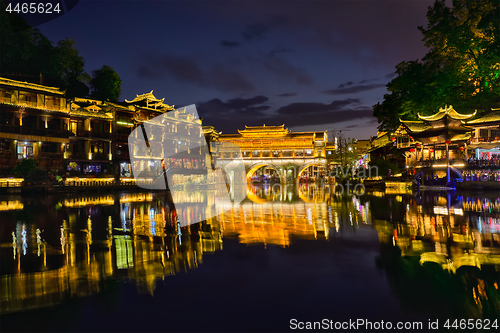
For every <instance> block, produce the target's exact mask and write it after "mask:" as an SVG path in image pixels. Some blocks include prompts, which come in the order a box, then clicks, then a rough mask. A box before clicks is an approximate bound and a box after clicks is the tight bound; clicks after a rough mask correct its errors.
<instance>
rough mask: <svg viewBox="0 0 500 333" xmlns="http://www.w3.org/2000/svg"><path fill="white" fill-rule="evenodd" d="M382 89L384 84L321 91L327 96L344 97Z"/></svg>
mask: <svg viewBox="0 0 500 333" xmlns="http://www.w3.org/2000/svg"><path fill="white" fill-rule="evenodd" d="M339 87H340V86H339ZM382 87H385V84H384V83H377V84H365V85H359V86H352V87H348V88H341V89H331V90H325V91H323V93H324V94H327V95H346V94H354V93H360V92H363V91H369V90H373V89H378V88H382Z"/></svg>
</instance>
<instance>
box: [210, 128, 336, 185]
mask: <svg viewBox="0 0 500 333" xmlns="http://www.w3.org/2000/svg"><path fill="white" fill-rule="evenodd" d="M284 126H285V125H281V126H266V125H264V126H256V127H248V126H245V129H244V130H238V132H239V134H221V135H220V136H219V141H220V142H222V143H224V142H230V143H233V144H236V145H237V146H239V147H240V149H241V153H242V158H243V162H244V164H245V168H246V171H247V178H248V179H252V177H253V176H254V175H255V176H258V177H260V178H259V179H258V180H260V181H262V180H264V178H265V177H267V178H269V176H273V175H275V177H277V178H278V181H279V180H281V182H284V181H286V180H287V179H288V180H292V181H294V180H296V179H297V177H300V176H301V175H304V176H306V175H307V176H308V177H313V178H318V177H324V176H325V165H326V143H327V133H326V131H324V132H298V133H292V132H290V131H289V130H288V129H286V128H285V127H284ZM221 147H222V148H221V149H222V150H220V151H219V159H221V160H230V159H231V158H234V157H235V156H233V155H232V154H234V152H232V151H230V150H227V151H224V148H223V147H224V146H221ZM267 178H266V179H267Z"/></svg>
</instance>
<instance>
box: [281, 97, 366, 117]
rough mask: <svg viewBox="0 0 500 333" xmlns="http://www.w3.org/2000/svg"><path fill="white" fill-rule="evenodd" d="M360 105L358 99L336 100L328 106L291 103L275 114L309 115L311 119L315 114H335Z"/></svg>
mask: <svg viewBox="0 0 500 333" xmlns="http://www.w3.org/2000/svg"><path fill="white" fill-rule="evenodd" d="M359 104H360V100H359V99H352V98H348V99H344V100H336V101H333V102H331V103H330V104H324V103H292V104H289V105H287V106H282V107H280V108H279V109H278V111H277V113H278V114H283V115H285V114H286V115H289V116H294V115H301V114H310V115H312V116H313V117H316V114H317V113H324V112H337V111H341V110H342V109H343V108H344V107H346V106H349V105H351V106H353V105H358V106H359Z"/></svg>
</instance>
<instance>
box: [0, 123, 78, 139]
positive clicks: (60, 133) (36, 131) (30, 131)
mask: <svg viewBox="0 0 500 333" xmlns="http://www.w3.org/2000/svg"><path fill="white" fill-rule="evenodd" d="M0 132H2V133H13V134H25V135H37V136H48V137H56V138H67V137H69V135H70V132H69V131H67V130H51V129H48V128H32V127H26V126H11V125H0Z"/></svg>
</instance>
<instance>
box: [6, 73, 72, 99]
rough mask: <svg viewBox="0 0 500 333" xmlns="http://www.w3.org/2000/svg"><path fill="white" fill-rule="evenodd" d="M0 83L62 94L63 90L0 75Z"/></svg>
mask: <svg viewBox="0 0 500 333" xmlns="http://www.w3.org/2000/svg"><path fill="white" fill-rule="evenodd" d="M0 85H6V86H11V87H14V88H24V89H32V90H37V91H43V92H48V93H51V94H56V95H64V93H65V91H64V90H61V89H59V88H55V87H47V86H42V85H40V84H34V83H28V82H21V81H16V80H10V79H6V78H3V77H0Z"/></svg>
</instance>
